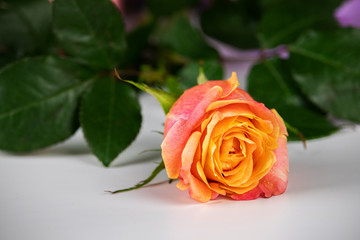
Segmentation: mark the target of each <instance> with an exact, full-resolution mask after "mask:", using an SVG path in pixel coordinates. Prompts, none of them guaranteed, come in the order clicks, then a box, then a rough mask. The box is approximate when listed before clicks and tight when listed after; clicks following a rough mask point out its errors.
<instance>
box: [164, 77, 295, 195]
mask: <svg viewBox="0 0 360 240" xmlns="http://www.w3.org/2000/svg"><path fill="white" fill-rule="evenodd" d="M238 85H239V84H238V80H237V77H236V74H235V73H233V75H232V76H231V78H229V79H228V80H227V81H209V82H206V83H204V84H201V85H198V86H195V87H193V88H191V89H189V90H187V91H185V92H184V94H183V95H182V96H181V97H180V98H179V99H178V100H177V101H176V102H175V103H174V105H173V106H172V108H171V109H170V111H169V113H168V114H167V116H166V122H165V129H164V139H163V142H162V144H161V148H162V157H163V161H164V164H165V168H166V172H167V174H168V177H169V178H171V179H176V178H179V179H180V182H179V183H178V184H177V187H178V188H179V189H180V190H189V194H190V196H191V197H192V198H193V199H195V200H197V201H200V202H207V201H209V200H210V199H215V198H216V197H217V196H218V195H224V196H227V197H231V198H233V199H236V200H250V199H256V198H258V197H260V196H262V197H271V196H272V195H279V194H282V193H283V192H284V191H285V190H286V186H287V179H288V155H287V145H286V142H287V138H286V136H287V131H286V127H285V125H284V122H283V120H282V118H281V117H280V116H279V114H278V113H277V112H276V111H275V110H269V109H268V108H266V107H265V106H264V104H261V103H258V102H256V101H255V100H253V99H252V98H251V97H250V95H249V94H247V93H246V92H245V91H243V90H241V89H240V88H237V87H238Z"/></svg>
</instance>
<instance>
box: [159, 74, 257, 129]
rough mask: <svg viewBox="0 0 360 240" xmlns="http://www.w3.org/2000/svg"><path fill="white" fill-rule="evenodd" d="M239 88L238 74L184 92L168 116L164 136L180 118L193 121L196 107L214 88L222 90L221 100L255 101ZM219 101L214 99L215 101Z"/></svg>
mask: <svg viewBox="0 0 360 240" xmlns="http://www.w3.org/2000/svg"><path fill="white" fill-rule="evenodd" d="M238 86H239V83H238V80H237V77H236V74H235V73H233V75H232V76H231V77H230V78H229V79H228V80H227V81H223V80H219V81H208V82H206V83H204V84H202V85H197V86H195V87H193V88H190V89H188V90H186V91H185V92H184V94H183V95H182V96H181V97H180V98H179V99H178V100H177V101H176V102H175V103H174V105H173V106H172V108H171V109H170V112H169V114H168V115H167V116H166V122H165V129H164V136H166V134H167V132H168V131H169V129H170V128H171V126H172V125H173V124H174V123H175V122H176V121H177V120H178V119H180V118H182V119H184V120H188V119H191V117H190V116H192V114H193V112H196V111H195V110H196V109H195V107H196V106H197V105H198V104H199V103H200V102H201V101H202V100H203V99H204V98H205V97H206V95H207V94H208V92H209V91H210V90H211V89H212V88H213V87H219V88H221V89H222V94H221V96H219V98H220V97H221V98H225V99H239V100H253V99H252V98H251V97H250V95H249V94H248V93H247V92H245V91H244V90H242V89H240V88H237V87H238ZM215 100H217V99H214V101H215Z"/></svg>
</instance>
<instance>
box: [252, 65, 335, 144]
mask: <svg viewBox="0 0 360 240" xmlns="http://www.w3.org/2000/svg"><path fill="white" fill-rule="evenodd" d="M248 81H249V82H248V91H249V93H250V95H251V96H252V97H253V98H254V99H255V100H257V101H259V102H263V103H265V105H266V106H267V107H268V108H275V109H276V110H277V111H278V112H279V114H280V115H281V116H282V117H283V118H284V120H285V121H286V122H288V123H289V124H290V125H291V126H293V127H294V128H296V129H298V130H299V131H300V132H301V133H302V134H303V135H304V137H305V138H306V139H312V138H318V137H323V136H327V135H329V134H331V133H333V132H335V131H336V129H337V128H336V127H334V126H333V125H332V124H331V123H330V122H329V121H328V120H327V118H326V116H325V115H324V114H323V113H322V112H320V111H319V110H318V109H317V108H316V107H314V106H313V105H312V104H311V103H310V102H309V101H308V100H307V99H306V98H305V97H304V96H303V94H302V93H301V91H300V89H299V88H298V86H297V84H296V82H295V81H294V79H293V78H292V75H291V72H290V68H289V63H288V62H287V61H284V60H279V59H274V60H270V61H266V62H263V63H260V64H257V65H255V66H254V67H253V68H252V69H251V71H250V74H249V76H248ZM289 134H290V135H289V140H299V138H298V136H297V135H296V134H293V133H291V132H290V131H289Z"/></svg>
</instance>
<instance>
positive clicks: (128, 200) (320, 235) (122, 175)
mask: <svg viewBox="0 0 360 240" xmlns="http://www.w3.org/2000/svg"><path fill="white" fill-rule="evenodd" d="M141 102H142V105H143V106H144V107H143V114H144V125H143V128H142V130H141V134H140V135H139V136H138V138H137V140H136V141H135V142H134V143H133V144H132V146H131V147H130V148H129V149H127V150H126V151H125V152H124V153H122V154H121V155H120V156H119V157H118V158H117V159H116V161H115V162H114V164H112V167H110V168H104V167H102V166H101V164H100V163H99V162H98V161H97V160H96V159H95V157H94V156H92V155H91V154H90V152H89V149H88V148H87V147H86V144H85V141H84V139H83V136H82V134H81V132H78V133H77V134H76V135H75V137H73V138H72V139H71V140H69V141H67V142H65V143H63V144H60V145H57V146H55V147H52V148H50V149H47V150H45V151H39V152H35V153H31V154H26V155H22V156H19V155H13V154H8V153H5V152H0V239H1V240H23V239H24V240H33V239H34V240H60V239H61V240H62V239H64V240H72V239H76V240H77V239H87V240H93V239H94V240H95V239H96V240H98V239H106V240H112V239H170V238H171V239H227V238H232V239H360V228H359V222H360V207H359V206H360V205H359V203H360V201H359V200H360V157H359V156H360V145H359V143H360V127H356V128H354V129H352V128H347V129H343V130H342V131H340V132H339V133H337V134H336V135H333V136H331V137H328V138H324V139H321V140H317V141H309V142H308V148H307V149H303V147H302V145H301V143H290V144H289V145H288V147H289V156H290V175H289V185H288V190H287V192H286V193H285V194H283V195H281V196H277V197H272V198H270V199H257V200H253V201H232V200H227V199H219V200H215V201H211V202H208V203H205V204H201V203H197V202H195V201H194V200H192V199H191V198H190V197H189V196H188V194H187V193H186V192H181V191H179V190H177V188H176V186H175V184H174V183H173V184H168V183H165V182H164V181H166V180H167V177H166V174H165V172H162V173H161V174H160V175H159V176H158V177H157V178H156V179H155V181H154V182H155V183H159V182H160V183H161V182H162V184H159V185H155V186H150V187H146V188H142V189H140V190H135V191H132V192H127V193H121V194H116V195H111V194H108V193H105V192H104V190H115V189H119V188H125V187H129V186H132V185H134V184H135V183H137V182H138V181H140V180H142V179H144V178H146V177H147V176H148V175H149V174H150V172H151V171H152V170H153V169H154V168H155V166H156V165H155V164H154V162H158V161H160V155H159V152H151V153H149V152H148V153H143V154H140V155H139V154H138V153H139V152H141V151H143V150H146V149H154V148H159V145H160V142H161V138H162V136H161V135H159V134H157V133H154V132H152V130H162V123H163V121H164V114H163V113H162V111H161V109H160V107H159V105H158V104H157V102H156V101H155V100H154V99H153V98H152V97H151V96H149V95H143V96H142V98H141Z"/></svg>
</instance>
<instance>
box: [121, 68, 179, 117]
mask: <svg viewBox="0 0 360 240" xmlns="http://www.w3.org/2000/svg"><path fill="white" fill-rule="evenodd" d="M115 75H116V77H117V78H118V79H120V80H121V81H123V82H126V83H130V84H131V85H133V86H135V87H137V88H138V89H140V90H142V91H144V92H147V93H149V94H151V95H153V96H154V97H155V98H156V99H157V100H158V102H159V103H160V105H161V107H162V108H163V110H164V112H165V114H166V113H168V112H169V110H170V108H171V106H172V105H173V104H174V103H175V101H176V100H177V99H176V97H175V96H173V95H172V94H170V93H168V92H166V91H164V90H160V89H156V88H152V87H149V86H148V85H146V84H144V83H137V82H134V81H130V80H125V79H122V78H121V77H120V76H119V74H118V72H117V71H116V69H115Z"/></svg>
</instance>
